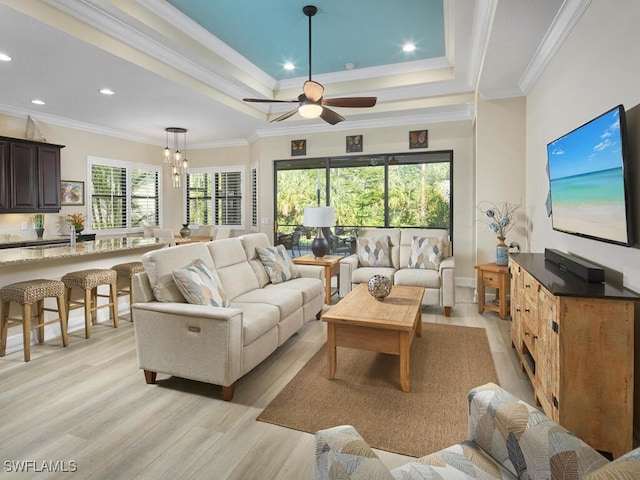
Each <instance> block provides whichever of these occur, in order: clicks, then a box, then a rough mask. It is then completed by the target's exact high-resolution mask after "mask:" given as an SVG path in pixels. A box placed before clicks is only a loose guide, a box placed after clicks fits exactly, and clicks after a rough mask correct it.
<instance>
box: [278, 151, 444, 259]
mask: <svg viewBox="0 0 640 480" xmlns="http://www.w3.org/2000/svg"><path fill="white" fill-rule="evenodd" d="M452 172H453V152H452V151H438V152H420V153H404V154H386V155H366V156H345V157H329V158H316V159H303V160H298V159H291V160H278V161H276V162H274V176H275V179H274V182H275V188H274V190H275V192H276V194H275V205H274V208H275V218H276V232H275V234H276V241H278V240H279V239H282V241H283V243H287V242H288V241H289V240H291V239H293V241H295V242H298V241H300V240H299V239H300V237H301V235H300V234H297V233H296V232H297V231H300V232H301V233H302V234H303V235H302V240H301V241H302V242H304V241H305V240H304V238H305V237H307V236H315V232H311V231H308V230H309V229H307V228H305V227H304V225H303V224H302V223H303V212H304V207H305V206H313V205H331V206H333V207H334V208H335V210H336V219H337V225H336V227H335V228H334V229H332V232H330V233H331V234H333V233H335V235H336V236H339V237H340V240H343V241H346V240H353V239H354V238H355V237H357V232H358V230H359V229H360V228H365V227H367V228H372V227H373V228H375V227H420V228H440V229H445V230H447V231H449V235H450V236H451V238H453V204H452V203H453V202H452V198H453V196H452V195H453V193H452V184H453V178H452ZM289 243H291V242H289ZM298 250H299V249H296V252H297V251H298ZM296 252H294V254H295V253H296Z"/></svg>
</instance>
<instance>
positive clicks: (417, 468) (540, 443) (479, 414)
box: [314, 383, 640, 480]
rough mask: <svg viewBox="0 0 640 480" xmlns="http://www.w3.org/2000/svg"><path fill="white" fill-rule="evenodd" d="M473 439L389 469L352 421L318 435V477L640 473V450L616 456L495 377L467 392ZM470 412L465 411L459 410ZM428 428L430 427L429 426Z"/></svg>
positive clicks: (612, 479) (417, 479) (610, 479)
mask: <svg viewBox="0 0 640 480" xmlns="http://www.w3.org/2000/svg"><path fill="white" fill-rule="evenodd" d="M467 398H468V402H469V409H468V412H467V413H468V415H469V438H468V440H465V441H463V442H461V443H459V444H457V445H453V446H451V447H447V448H445V449H443V450H440V451H439V452H436V453H432V454H430V455H427V456H426V457H422V458H419V459H417V460H415V461H412V462H409V463H407V464H405V465H402V466H401V467H398V468H396V469H394V470H391V471H389V470H388V469H387V468H386V467H385V465H384V464H383V463H382V462H381V461H380V459H379V458H378V457H377V455H376V454H375V453H374V452H373V450H372V449H371V448H370V447H369V446H368V445H367V444H366V443H365V440H364V439H363V438H362V437H361V436H360V435H359V434H358V432H357V431H356V430H355V429H354V428H353V427H352V426H349V425H343V426H339V427H333V428H329V429H326V430H321V431H319V432H318V433H316V448H315V455H316V461H315V474H314V479H315V480H329V479H331V480H333V479H340V480H387V479H388V480H394V479H395V480H400V479H402V480H444V479H455V480H459V479H478V480H490V479H494V480H516V479H522V480H549V479H551V480H580V479H587V480H616V479H620V480H623V479H637V478H640V448H638V449H635V450H632V451H631V452H629V453H627V454H625V455H623V456H622V457H620V458H618V459H616V460H615V461H613V462H609V461H608V460H607V459H606V458H605V457H603V456H602V455H601V454H600V453H598V452H597V451H595V450H594V449H593V448H591V447H590V446H589V445H587V444H586V443H584V442H583V441H582V440H580V439H579V438H577V437H576V436H575V435H573V434H572V433H570V432H568V431H567V430H566V429H564V428H563V427H562V426H560V425H558V424H557V423H555V422H554V421H553V420H550V419H549V418H548V417H546V416H545V415H543V414H542V413H541V412H540V411H538V410H537V409H536V408H534V407H532V406H531V405H528V404H527V403H525V402H523V401H522V400H520V399H518V398H516V397H514V396H513V395H511V394H510V393H508V392H506V391H505V390H503V389H502V388H500V387H499V386H498V385H495V384H493V383H488V384H486V385H482V386H480V387H476V388H474V389H473V390H471V392H469V394H468V397H467ZM460 414H461V415H464V412H460ZM425 428H427V429H428V428H429V425H425Z"/></svg>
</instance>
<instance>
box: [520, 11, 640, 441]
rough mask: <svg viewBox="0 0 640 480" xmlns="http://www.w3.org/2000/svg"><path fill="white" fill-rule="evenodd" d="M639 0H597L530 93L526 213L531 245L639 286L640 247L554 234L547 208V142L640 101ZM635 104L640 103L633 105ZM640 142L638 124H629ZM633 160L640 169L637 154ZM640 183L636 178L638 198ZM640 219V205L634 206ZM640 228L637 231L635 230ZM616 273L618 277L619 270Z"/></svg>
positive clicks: (639, 404) (638, 347)
mask: <svg viewBox="0 0 640 480" xmlns="http://www.w3.org/2000/svg"><path fill="white" fill-rule="evenodd" d="M639 18H640V2H638V1H637V0H617V1H616V2H611V1H609V0H592V1H591V3H590V5H589V8H588V9H587V10H586V12H585V13H584V15H583V16H582V18H581V19H580V21H579V22H578V23H577V25H576V26H575V27H574V29H573V31H572V32H571V34H570V35H569V37H568V39H567V41H566V42H565V43H564V45H563V46H562V47H561V48H560V49H559V50H558V52H557V54H556V55H555V57H554V58H553V60H552V61H551V63H550V64H549V65H548V66H547V68H546V70H545V71H544V73H543V75H542V76H541V77H540V79H539V80H538V81H537V82H536V84H535V85H534V87H533V89H532V90H531V92H530V93H529V95H527V127H526V128H527V159H526V178H527V190H526V193H527V195H526V198H527V215H528V217H529V219H530V225H531V230H530V240H531V250H532V251H534V252H542V251H544V249H545V247H546V248H556V249H558V250H561V251H564V252H570V253H573V254H576V255H578V256H581V257H583V258H585V259H588V260H590V261H592V262H594V263H597V264H600V265H602V266H604V267H605V270H606V278H607V279H610V278H613V279H618V280H621V281H622V283H623V284H624V286H626V287H628V288H630V289H631V290H634V291H635V292H640V249H638V248H637V247H638V245H637V244H636V246H635V247H632V248H628V247H622V246H617V245H611V244H607V243H603V242H598V241H595V240H588V239H584V238H580V237H575V236H572V235H567V234H564V233H558V232H554V231H553V230H552V227H551V219H550V218H548V217H547V215H546V211H545V203H544V202H545V199H546V196H547V192H548V188H549V185H548V179H547V174H546V161H547V159H546V145H547V143H549V142H550V141H553V140H555V139H556V138H558V137H560V136H561V135H564V134H565V133H567V132H569V131H571V130H573V129H574V128H576V127H578V126H580V125H582V124H583V123H584V122H586V121H589V120H591V119H592V118H594V117H595V116H597V115H599V114H601V113H603V112H605V111H607V110H609V109H610V108H611V107H613V106H615V105H618V104H623V105H624V106H625V109H627V110H629V109H631V108H633V107H634V106H636V105H637V104H638V103H640V68H638V65H637V62H638V59H640V29H639V28H638V19H639ZM636 110H637V109H636ZM629 134H630V137H629V140H630V142H631V143H634V144H636V145H637V144H638V142H640V138H639V135H640V128H635V129H633V130H630V132H629ZM634 151H635V152H636V156H635V158H633V159H632V162H633V165H634V167H635V169H636V172H637V171H639V170H640V158H639V157H638V156H637V152H638V151H640V150H639V149H638V148H637V147H636V148H635V149H634ZM638 189H640V181H638V176H637V175H636V180H635V182H634V184H632V190H634V197H635V198H636V199H637V198H638V192H637V190H638ZM634 207H635V209H636V212H635V214H634V219H635V221H636V222H639V221H640V220H639V218H640V205H638V204H636V205H634ZM636 230H637V229H636ZM616 273H617V275H616ZM635 317H636V322H635V362H634V367H635V372H636V373H635V382H634V383H635V385H634V427H635V428H634V430H635V432H636V436H637V435H638V432H640V414H639V412H640V327H639V325H640V323H639V320H640V305H639V304H638V303H636V316H635Z"/></svg>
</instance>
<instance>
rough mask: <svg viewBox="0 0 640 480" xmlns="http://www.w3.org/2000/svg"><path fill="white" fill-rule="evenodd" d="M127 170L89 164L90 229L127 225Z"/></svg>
mask: <svg viewBox="0 0 640 480" xmlns="http://www.w3.org/2000/svg"><path fill="white" fill-rule="evenodd" d="M126 180H127V170H126V168H123V167H113V166H107V165H97V164H93V165H92V166H91V229H92V230H106V229H112V228H124V227H126V225H127V210H126V198H127V197H126V194H127V185H126Z"/></svg>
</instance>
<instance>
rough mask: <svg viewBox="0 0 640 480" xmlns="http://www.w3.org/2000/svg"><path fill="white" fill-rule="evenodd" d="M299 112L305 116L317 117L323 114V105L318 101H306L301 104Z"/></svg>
mask: <svg viewBox="0 0 640 480" xmlns="http://www.w3.org/2000/svg"><path fill="white" fill-rule="evenodd" d="M298 113H299V114H300V115H301V116H303V117H304V118H317V117H319V116H320V114H322V105H318V104H317V103H305V104H303V105H300V108H298Z"/></svg>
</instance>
